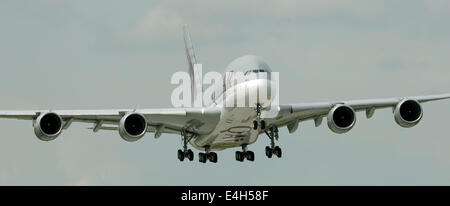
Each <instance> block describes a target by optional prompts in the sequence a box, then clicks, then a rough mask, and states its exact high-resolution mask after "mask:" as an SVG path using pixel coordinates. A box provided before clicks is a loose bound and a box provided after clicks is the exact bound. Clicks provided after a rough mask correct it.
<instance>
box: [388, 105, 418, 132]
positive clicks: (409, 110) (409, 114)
mask: <svg viewBox="0 0 450 206" xmlns="http://www.w3.org/2000/svg"><path fill="white" fill-rule="evenodd" d="M422 116H423V110H422V106H421V105H420V103H419V102H418V101H416V100H412V99H405V100H402V101H401V102H400V103H398V104H397V106H396V107H395V110H394V117H395V122H397V124H398V125H400V126H401V127H405V128H409V127H413V126H416V125H417V124H418V123H419V122H420V120H421V119H422Z"/></svg>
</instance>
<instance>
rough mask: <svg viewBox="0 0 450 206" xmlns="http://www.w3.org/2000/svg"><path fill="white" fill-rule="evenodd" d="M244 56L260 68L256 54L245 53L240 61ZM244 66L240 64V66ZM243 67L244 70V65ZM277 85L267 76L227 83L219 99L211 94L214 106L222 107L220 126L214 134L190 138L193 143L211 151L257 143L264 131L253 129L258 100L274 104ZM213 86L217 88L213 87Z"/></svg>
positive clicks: (247, 62) (263, 103) (265, 104)
mask: <svg viewBox="0 0 450 206" xmlns="http://www.w3.org/2000/svg"><path fill="white" fill-rule="evenodd" d="M240 59H243V60H244V61H245V62H244V63H246V65H248V64H249V63H253V65H252V66H253V67H258V65H260V64H261V61H262V60H260V59H255V58H254V57H253V56H250V57H248V56H244V57H241V58H239V59H237V60H240ZM235 61H236V60H235ZM239 63H240V62H239ZM262 63H264V62H262ZM232 64H233V63H232ZM240 65H242V64H240ZM240 65H237V67H239V66H240ZM265 66H266V65H265ZM266 67H267V66H266ZM234 68H236V66H235V67H234ZM240 70H241V71H242V70H243V69H242V67H241V69H240ZM264 70H265V71H266V72H270V69H267V68H264ZM233 71H236V70H233ZM225 84H226V83H225ZM276 86H277V84H275V83H273V81H272V80H271V79H267V78H264V79H253V80H248V81H244V82H241V83H238V84H235V85H227V88H228V89H226V90H225V91H224V92H223V94H222V95H220V96H219V97H217V98H215V97H211V98H212V102H213V103H212V104H211V105H210V107H218V108H220V109H221V110H222V112H221V116H220V120H219V122H218V124H217V126H216V127H215V129H214V130H213V131H212V132H211V133H209V134H205V135H200V136H198V137H197V138H194V139H192V140H191V141H190V143H191V145H192V146H194V147H195V148H197V149H200V150H202V149H204V147H205V146H206V145H208V146H209V147H210V149H211V150H222V149H226V148H230V147H239V146H241V145H244V144H245V145H248V144H252V143H254V142H256V140H257V138H258V135H259V134H260V130H254V129H253V121H254V120H255V119H256V112H255V106H256V102H257V103H259V104H261V105H262V106H263V107H268V106H270V105H271V103H272V101H273V100H274V97H275V96H276V95H277V94H276V92H274V91H276V89H275V87H276ZM209 89H214V88H212V87H211V88H209ZM261 91H268V92H269V93H270V94H269V95H264V96H262V95H261ZM264 94H266V93H264ZM252 98H253V99H252ZM252 100H253V101H252ZM242 103H244V105H242Z"/></svg>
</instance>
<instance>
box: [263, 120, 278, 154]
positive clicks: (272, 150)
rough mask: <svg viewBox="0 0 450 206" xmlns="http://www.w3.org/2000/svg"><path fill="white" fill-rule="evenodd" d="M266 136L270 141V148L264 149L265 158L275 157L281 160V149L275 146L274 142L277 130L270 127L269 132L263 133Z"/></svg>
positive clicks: (276, 137)
mask: <svg viewBox="0 0 450 206" xmlns="http://www.w3.org/2000/svg"><path fill="white" fill-rule="evenodd" d="M264 132H265V133H266V135H267V136H268V137H269V139H270V147H269V146H267V147H266V156H267V157H268V158H272V155H276V156H277V157H278V158H281V155H282V153H281V148H280V147H278V146H275V140H278V128H277V127H271V128H270V130H269V131H264Z"/></svg>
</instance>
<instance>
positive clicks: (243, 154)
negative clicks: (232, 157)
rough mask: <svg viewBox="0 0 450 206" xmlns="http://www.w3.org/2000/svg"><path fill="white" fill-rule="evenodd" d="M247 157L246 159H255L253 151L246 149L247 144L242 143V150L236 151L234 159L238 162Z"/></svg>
mask: <svg viewBox="0 0 450 206" xmlns="http://www.w3.org/2000/svg"><path fill="white" fill-rule="evenodd" d="M245 158H247V160H248V161H252V162H253V161H255V153H254V152H252V151H248V150H247V145H246V144H243V145H242V152H241V151H236V160H237V161H239V162H243V161H244V159H245Z"/></svg>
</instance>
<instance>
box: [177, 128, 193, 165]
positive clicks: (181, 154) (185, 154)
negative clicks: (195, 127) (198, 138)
mask: <svg viewBox="0 0 450 206" xmlns="http://www.w3.org/2000/svg"><path fill="white" fill-rule="evenodd" d="M181 135H182V136H183V150H181V149H179V150H178V155H177V156H178V159H179V160H180V161H184V158H187V159H188V160H189V161H192V160H194V152H192V150H190V149H188V148H187V144H188V142H189V141H191V139H192V138H193V137H194V134H191V135H190V136H189V135H188V133H187V132H185V131H182V132H181Z"/></svg>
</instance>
